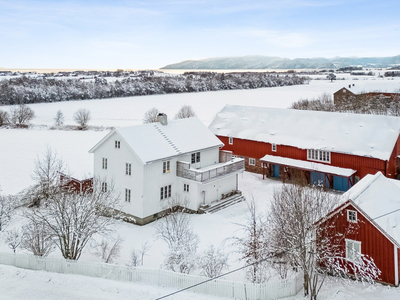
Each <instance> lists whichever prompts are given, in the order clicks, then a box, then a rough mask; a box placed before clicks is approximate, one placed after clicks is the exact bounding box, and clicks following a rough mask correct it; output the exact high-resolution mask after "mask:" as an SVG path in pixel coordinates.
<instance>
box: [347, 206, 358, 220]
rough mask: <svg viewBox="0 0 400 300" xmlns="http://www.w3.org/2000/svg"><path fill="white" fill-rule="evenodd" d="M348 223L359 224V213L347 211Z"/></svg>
mask: <svg viewBox="0 0 400 300" xmlns="http://www.w3.org/2000/svg"><path fill="white" fill-rule="evenodd" d="M347 221H349V222H352V223H357V211H355V210H350V209H349V210H347Z"/></svg>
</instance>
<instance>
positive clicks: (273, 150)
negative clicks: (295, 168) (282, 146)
mask: <svg viewBox="0 0 400 300" xmlns="http://www.w3.org/2000/svg"><path fill="white" fill-rule="evenodd" d="M276 149H277V147H276V144H271V150H272V152H276Z"/></svg>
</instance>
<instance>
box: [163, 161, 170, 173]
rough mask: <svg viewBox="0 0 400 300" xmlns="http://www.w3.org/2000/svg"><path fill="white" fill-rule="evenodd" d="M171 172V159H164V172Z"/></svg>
mask: <svg viewBox="0 0 400 300" xmlns="http://www.w3.org/2000/svg"><path fill="white" fill-rule="evenodd" d="M169 172H170V161H169V160H167V161H163V173H169Z"/></svg>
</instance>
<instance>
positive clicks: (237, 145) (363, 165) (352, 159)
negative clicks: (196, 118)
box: [217, 136, 400, 179]
mask: <svg viewBox="0 0 400 300" xmlns="http://www.w3.org/2000/svg"><path fill="white" fill-rule="evenodd" d="M217 137H218V138H219V139H220V140H221V141H222V142H223V143H224V144H225V146H224V147H223V148H222V149H223V150H229V151H232V152H233V155H237V156H244V157H251V158H256V159H260V158H262V157H263V156H264V155H266V154H269V155H275V156H281V157H287V158H292V159H299V160H307V149H300V148H297V147H292V146H285V145H277V151H276V152H274V151H272V149H271V147H272V146H271V144H270V143H265V142H257V141H251V140H244V139H238V138H234V139H233V145H229V140H228V137H224V136H217ZM397 155H400V137H399V139H398V140H397V143H396V147H395V148H394V150H393V154H392V157H391V159H390V160H389V163H388V165H387V166H386V164H387V162H386V161H383V160H380V159H376V158H371V157H364V156H357V155H351V154H343V153H335V152H331V163H330V164H328V165H331V166H336V167H341V168H348V169H353V170H356V171H357V174H356V175H357V176H359V177H360V179H361V178H363V177H364V176H365V175H367V174H372V175H374V174H376V172H378V171H381V172H382V173H383V174H384V175H385V176H387V177H390V178H395V177H396V175H397V172H396V167H397V162H396V157H397ZM318 163H323V162H318ZM386 169H387V170H386ZM389 174H390V175H389Z"/></svg>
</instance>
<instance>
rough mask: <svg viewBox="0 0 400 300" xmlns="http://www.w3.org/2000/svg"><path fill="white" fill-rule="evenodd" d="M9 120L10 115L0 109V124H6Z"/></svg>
mask: <svg viewBox="0 0 400 300" xmlns="http://www.w3.org/2000/svg"><path fill="white" fill-rule="evenodd" d="M9 122H10V116H9V114H8V112H6V111H4V110H1V109H0V126H3V125H5V124H8V123H9Z"/></svg>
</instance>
